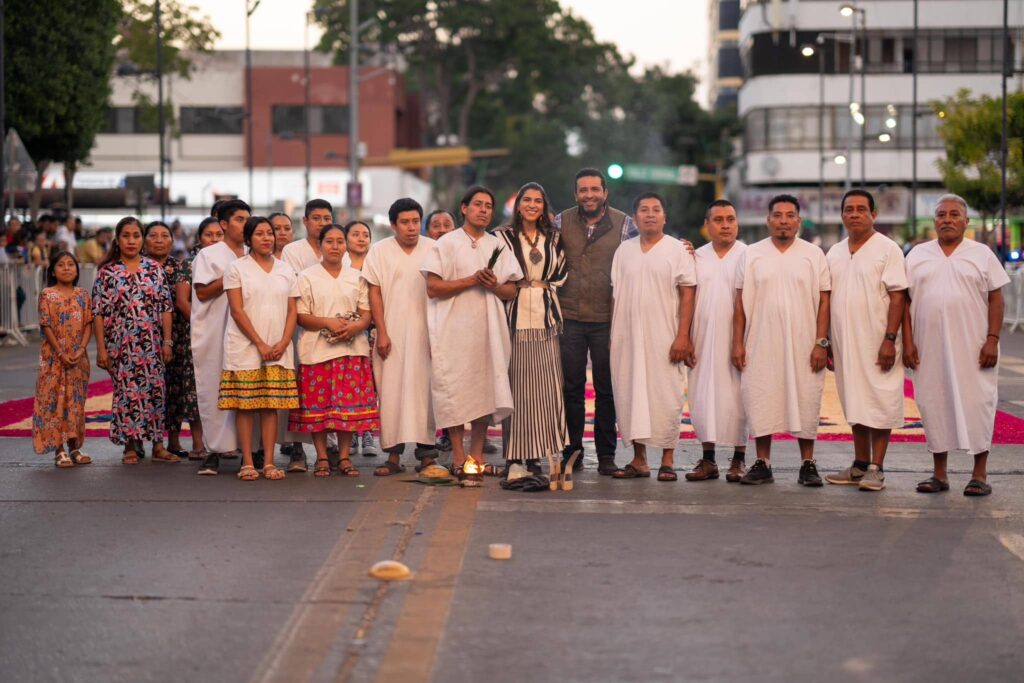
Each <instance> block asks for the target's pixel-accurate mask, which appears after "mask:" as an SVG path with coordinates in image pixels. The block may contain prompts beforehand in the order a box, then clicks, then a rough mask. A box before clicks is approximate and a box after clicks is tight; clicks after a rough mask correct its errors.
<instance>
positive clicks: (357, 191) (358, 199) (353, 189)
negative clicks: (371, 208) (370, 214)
mask: <svg viewBox="0 0 1024 683" xmlns="http://www.w3.org/2000/svg"><path fill="white" fill-rule="evenodd" d="M346 189H347V190H348V207H349V208H350V209H358V208H360V207H362V205H363V184H362V183H359V182H352V181H349V183H348V187H347V188H346Z"/></svg>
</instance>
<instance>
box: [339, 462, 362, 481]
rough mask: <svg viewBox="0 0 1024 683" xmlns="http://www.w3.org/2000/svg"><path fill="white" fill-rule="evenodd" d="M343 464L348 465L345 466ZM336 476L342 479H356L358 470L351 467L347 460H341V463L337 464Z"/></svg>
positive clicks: (353, 466)
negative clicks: (338, 475)
mask: <svg viewBox="0 0 1024 683" xmlns="http://www.w3.org/2000/svg"><path fill="white" fill-rule="evenodd" d="M345 463H348V464H347V465H346V464H345ZM338 474H340V475H341V476H343V477H358V476H359V468H357V467H356V466H355V465H353V464H352V461H351V460H349V459H348V458H342V459H341V461H340V462H338Z"/></svg>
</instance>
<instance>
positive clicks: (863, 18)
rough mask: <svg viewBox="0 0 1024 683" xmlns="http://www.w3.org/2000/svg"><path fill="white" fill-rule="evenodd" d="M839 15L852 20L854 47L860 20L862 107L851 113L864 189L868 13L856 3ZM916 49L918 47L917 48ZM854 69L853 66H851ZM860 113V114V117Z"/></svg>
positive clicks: (848, 5) (846, 6)
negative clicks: (856, 130) (857, 141)
mask: <svg viewBox="0 0 1024 683" xmlns="http://www.w3.org/2000/svg"><path fill="white" fill-rule="evenodd" d="M839 14H841V15H842V16H844V17H849V18H850V19H851V23H852V28H853V36H854V40H853V46H856V45H857V19H858V18H859V19H860V41H861V42H860V50H859V52H860V54H859V55H858V60H857V61H858V62H859V63H860V107H859V111H858V112H854V111H853V105H852V104H851V105H850V113H851V114H852V115H853V117H854V120H855V121H856V122H857V124H858V125H859V126H860V186H861V187H862V188H863V187H865V185H866V184H867V170H866V168H867V167H866V154H865V152H866V149H867V130H866V129H867V122H866V116H867V91H866V89H865V82H864V80H865V72H866V71H867V52H868V51H867V45H868V36H867V24H868V18H867V17H868V13H867V10H865V9H864V8H862V7H858V6H857V4H856V3H853V2H844V3H843V4H842V5H840V6H839ZM853 46H851V48H850V54H851V57H852V55H853V51H854V47H853ZM915 47H916V46H915ZM851 69H852V65H851ZM851 99H852V98H851ZM858 113H859V114H860V115H859V116H858Z"/></svg>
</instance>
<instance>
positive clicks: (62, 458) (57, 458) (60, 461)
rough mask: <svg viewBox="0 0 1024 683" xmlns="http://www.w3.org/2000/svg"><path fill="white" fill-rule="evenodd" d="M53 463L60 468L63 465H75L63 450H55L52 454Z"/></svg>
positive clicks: (63, 466)
mask: <svg viewBox="0 0 1024 683" xmlns="http://www.w3.org/2000/svg"><path fill="white" fill-rule="evenodd" d="M53 464H54V465H55V466H57V467H60V468H62V469H63V468H65V467H74V466H75V463H74V461H72V460H71V458H69V457H68V454H67V453H65V452H64V451H63V450H60V451H57V453H56V454H55V455H54V457H53Z"/></svg>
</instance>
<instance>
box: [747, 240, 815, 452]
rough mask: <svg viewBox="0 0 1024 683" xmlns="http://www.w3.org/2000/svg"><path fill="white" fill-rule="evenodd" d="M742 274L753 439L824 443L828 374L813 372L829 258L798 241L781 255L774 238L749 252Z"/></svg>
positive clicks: (748, 413)
mask: <svg viewBox="0 0 1024 683" xmlns="http://www.w3.org/2000/svg"><path fill="white" fill-rule="evenodd" d="M741 259H742V263H740V264H739V265H738V266H737V268H736V289H742V290H743V311H744V313H745V314H746V318H747V329H746V334H745V335H744V343H745V346H746V354H747V367H746V369H745V370H744V371H743V373H742V376H741V378H740V393H741V394H742V396H743V408H744V409H745V410H746V412H747V420H748V422H749V425H750V433H751V435H752V436H755V437H757V436H768V435H771V434H775V433H778V432H790V433H792V434H794V435H795V436H796V437H797V438H800V439H814V438H816V437H817V435H818V421H819V418H820V412H821V394H822V391H823V389H824V388H825V370H821V371H820V372H814V371H813V370H811V351H813V350H814V342H815V340H816V338H817V318H818V303H819V302H820V300H821V292H827V291H829V290H830V289H831V282H830V278H829V272H828V262H827V261H826V260H825V254H824V253H823V252H822V251H821V249H819V248H818V247H816V246H814V245H813V244H811V243H810V242H807V241H805V240H802V239H800V238H797V239H796V240H794V243H793V244H792V245H790V247H789V248H788V249H787V250H786V251H785V252H780V251H779V250H778V249H777V248H776V247H775V245H774V244H772V241H771V238H767V239H764V240H761V241H760V242H757V243H755V244H752V245H750V246H749V247H747V250H746V251H745V252H743V255H742V257H741Z"/></svg>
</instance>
